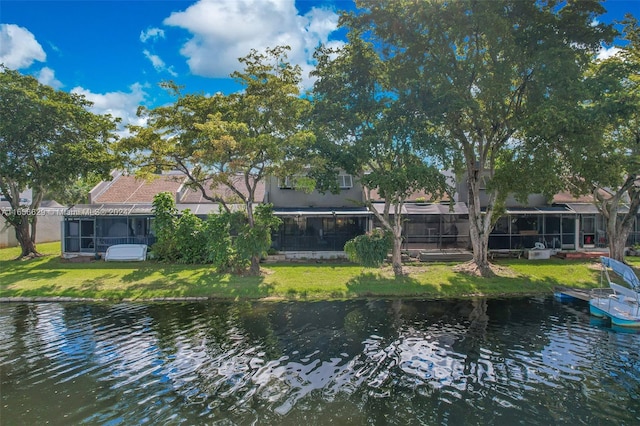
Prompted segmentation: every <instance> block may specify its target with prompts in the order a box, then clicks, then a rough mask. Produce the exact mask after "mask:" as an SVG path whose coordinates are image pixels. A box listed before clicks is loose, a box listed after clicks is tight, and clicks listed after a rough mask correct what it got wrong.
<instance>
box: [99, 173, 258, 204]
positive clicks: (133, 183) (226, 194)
mask: <svg viewBox="0 0 640 426" xmlns="http://www.w3.org/2000/svg"><path fill="white" fill-rule="evenodd" d="M185 181H186V177H185V175H183V174H179V173H172V174H165V175H158V176H154V177H153V178H152V179H141V178H137V177H135V176H129V175H123V174H114V178H113V180H112V181H110V182H103V183H101V184H100V185H98V186H97V187H96V188H95V189H94V191H92V193H93V194H92V198H91V203H92V204H101V203H106V204H134V203H151V202H152V201H153V197H154V196H155V195H156V194H159V193H161V192H169V193H171V194H173V197H174V199H175V200H176V202H177V203H188V204H205V203H211V201H209V200H207V199H206V198H204V197H203V196H202V193H201V192H200V190H197V189H191V188H186V187H185ZM241 183H242V182H241V181H240V178H238V184H239V189H240V190H241V191H242V193H244V194H246V193H247V190H246V189H245V188H244V185H243V184H241ZM209 186H210V185H206V184H205V188H206V189H207V193H210V194H215V195H219V196H222V197H223V199H225V200H230V201H232V202H233V200H234V199H235V198H237V197H234V196H233V195H234V194H233V192H232V191H231V190H230V189H229V188H228V187H227V186H225V185H218V187H217V188H215V190H212V189H211V188H210V187H209ZM264 192H265V185H264V183H263V182H260V183H259V184H258V187H257V188H256V192H255V200H256V202H262V201H263V200H264Z"/></svg>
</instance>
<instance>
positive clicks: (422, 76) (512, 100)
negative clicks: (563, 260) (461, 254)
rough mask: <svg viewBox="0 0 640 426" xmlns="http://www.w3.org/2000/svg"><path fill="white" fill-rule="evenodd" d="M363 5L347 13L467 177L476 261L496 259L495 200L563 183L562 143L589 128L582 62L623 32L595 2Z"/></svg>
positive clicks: (436, 152) (411, 123)
mask: <svg viewBox="0 0 640 426" xmlns="http://www.w3.org/2000/svg"><path fill="white" fill-rule="evenodd" d="M356 4H357V5H358V7H359V9H358V10H356V11H355V12H354V13H353V14H351V15H347V16H345V17H344V18H343V23H344V24H346V25H347V26H348V27H349V28H350V29H352V31H354V33H356V34H358V33H359V37H360V38H362V39H364V40H366V41H368V42H370V43H371V45H372V46H374V51H375V53H376V55H377V57H378V58H379V60H380V61H382V62H383V63H384V64H385V66H386V67H387V75H388V76H389V79H388V84H389V86H390V87H391V88H393V89H394V91H395V93H396V94H397V102H398V103H399V104H400V105H403V107H404V108H405V109H406V110H407V113H406V114H404V115H400V117H408V118H410V119H409V120H408V121H407V124H406V128H409V129H423V130H428V131H429V132H430V134H431V137H430V138H429V139H428V143H427V144H425V148H426V151H427V156H428V157H429V158H432V159H433V161H436V162H438V164H439V165H441V166H442V167H443V168H445V169H449V168H452V167H456V168H457V170H455V171H456V173H457V174H458V176H463V175H465V176H466V183H467V186H468V193H469V200H468V202H469V219H470V226H471V232H470V235H471V241H472V245H473V249H474V261H475V262H476V263H477V264H478V266H480V267H481V269H486V268H487V267H488V259H487V255H486V253H487V252H488V250H487V246H488V236H489V234H490V231H491V226H492V225H491V224H492V223H494V219H493V215H494V213H496V212H495V210H494V206H500V205H501V204H503V201H504V200H505V199H506V197H507V195H508V194H509V193H513V192H518V193H521V194H523V193H526V192H543V193H548V192H553V191H554V190H557V189H558V186H559V180H558V179H557V176H558V173H561V172H562V167H561V166H559V165H558V163H559V160H560V159H561V157H560V156H559V155H558V145H559V144H558V142H559V141H561V140H562V138H563V137H565V135H568V134H569V135H572V139H573V140H574V141H579V140H580V138H581V137H583V138H585V139H589V138H590V131H591V130H592V127H591V126H590V123H589V120H586V119H585V116H584V114H581V111H580V108H581V105H582V103H581V101H583V100H585V97H584V95H585V84H586V80H585V79H584V71H585V70H586V68H587V66H588V65H589V63H590V62H591V61H592V60H593V58H594V56H595V55H596V53H597V52H598V50H599V49H600V48H601V45H602V44H603V43H610V42H611V41H612V40H613V36H614V35H615V30H614V29H613V27H612V26H611V25H608V24H604V23H602V22H601V21H600V20H598V19H597V17H598V15H600V14H602V13H604V12H605V10H604V8H603V6H602V4H600V2H598V1H596V0H583V1H579V2H574V1H570V2H566V1H561V0H549V1H544V2H536V1H521V0H493V1H484V2H482V1H480V2H479V1H474V0H459V1H438V0H421V1H413V0H366V1H365V0H362V1H356ZM559 34H562V36H559ZM350 42H351V40H350ZM354 99H357V98H354ZM354 113H358V110H355V111H354ZM403 128H404V127H403ZM514 176H526V179H514ZM390 177H391V176H390ZM486 177H488V178H489V179H490V180H491V184H490V185H488V186H487V188H486V189H485V188H484V186H483V185H482V184H481V183H482V180H483V179H484V178H486ZM481 192H483V194H482V195H483V196H484V197H485V199H486V200H487V201H486V203H483V205H482V206H481V205H480V203H478V202H477V201H478V200H479V199H480V196H481ZM484 207H486V208H484ZM481 208H484V209H482V210H481Z"/></svg>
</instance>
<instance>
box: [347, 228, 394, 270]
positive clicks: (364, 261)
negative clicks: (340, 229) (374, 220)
mask: <svg viewBox="0 0 640 426" xmlns="http://www.w3.org/2000/svg"><path fill="white" fill-rule="evenodd" d="M391 248H392V239H391V236H390V235H389V233H388V232H384V231H381V230H379V229H375V230H373V231H371V232H369V233H367V234H364V235H358V236H357V237H355V238H354V239H352V240H349V241H347V243H346V244H345V245H344V251H345V253H347V256H348V258H349V260H351V261H352V262H357V263H360V264H361V265H363V266H366V267H370V268H377V267H379V266H381V265H382V264H383V263H384V261H385V259H386V258H387V253H389V250H391Z"/></svg>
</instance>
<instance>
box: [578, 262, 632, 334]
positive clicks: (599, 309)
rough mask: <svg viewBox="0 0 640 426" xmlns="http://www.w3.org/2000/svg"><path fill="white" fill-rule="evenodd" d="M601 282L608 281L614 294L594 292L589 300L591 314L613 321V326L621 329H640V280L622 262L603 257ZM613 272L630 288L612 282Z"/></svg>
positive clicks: (599, 290) (597, 290)
mask: <svg viewBox="0 0 640 426" xmlns="http://www.w3.org/2000/svg"><path fill="white" fill-rule="evenodd" d="M600 260H601V263H602V275H601V280H602V281H604V278H606V279H607V282H608V283H609V287H610V289H611V290H613V294H608V295H607V294H603V293H602V290H603V289H595V290H593V291H592V297H591V299H590V300H589V312H591V315H593V316H596V317H606V318H610V319H611V324H612V325H617V326H620V327H640V280H638V277H637V276H636V274H635V273H634V272H633V269H631V268H630V267H629V266H627V265H625V264H624V263H622V262H619V261H617V260H614V259H611V258H610V257H604V256H602V257H601V258H600ZM610 271H611V272H613V273H615V274H616V277H619V278H621V279H622V280H624V282H626V283H627V284H628V285H629V287H626V286H623V285H620V284H617V283H615V282H614V281H612V280H611V275H612V274H611V273H610Z"/></svg>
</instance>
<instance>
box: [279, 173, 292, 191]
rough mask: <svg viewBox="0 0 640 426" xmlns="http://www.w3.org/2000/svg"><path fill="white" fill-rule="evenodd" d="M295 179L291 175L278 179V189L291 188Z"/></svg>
mask: <svg viewBox="0 0 640 426" xmlns="http://www.w3.org/2000/svg"><path fill="white" fill-rule="evenodd" d="M295 183H296V182H295V179H294V177H293V176H287V177H286V178H284V179H280V183H279V185H278V186H279V187H280V189H293V188H294V186H295Z"/></svg>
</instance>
